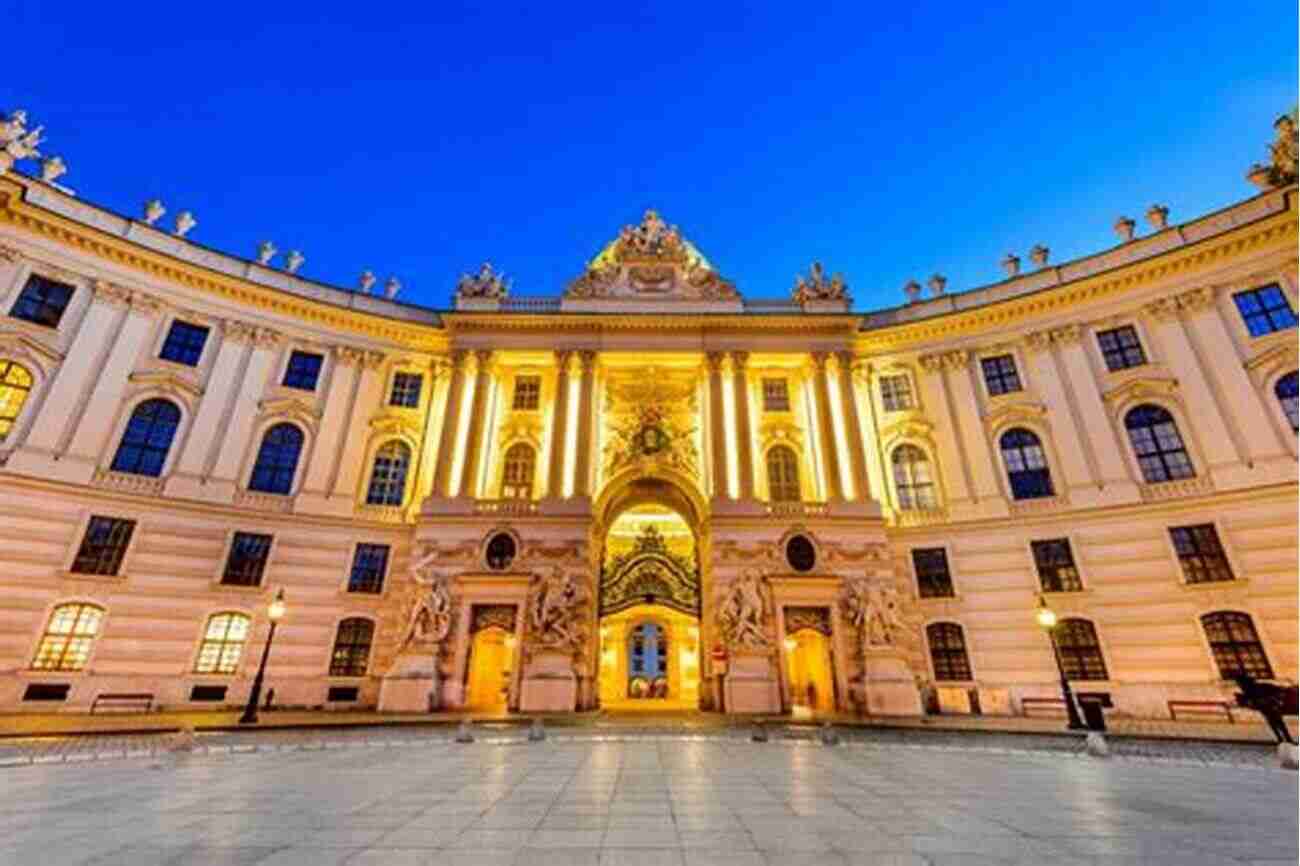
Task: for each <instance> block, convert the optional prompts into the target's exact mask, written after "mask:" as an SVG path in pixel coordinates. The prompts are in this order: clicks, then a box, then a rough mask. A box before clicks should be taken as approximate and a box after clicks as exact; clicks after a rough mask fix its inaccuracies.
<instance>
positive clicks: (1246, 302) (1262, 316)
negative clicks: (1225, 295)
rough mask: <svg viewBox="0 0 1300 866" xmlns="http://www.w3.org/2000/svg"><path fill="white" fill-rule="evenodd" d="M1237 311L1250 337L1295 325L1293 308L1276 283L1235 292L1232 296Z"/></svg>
mask: <svg viewBox="0 0 1300 866" xmlns="http://www.w3.org/2000/svg"><path fill="white" fill-rule="evenodd" d="M1232 300H1233V301H1234V302H1235V303H1236V304H1237V311H1238V312H1239V313H1241V318H1242V319H1243V320H1245V322H1246V330H1248V331H1250V335H1251V336H1252V337H1262V336H1264V335H1265V334H1271V333H1273V332H1274V331H1285V330H1286V329H1287V328H1294V327H1295V326H1296V317H1295V310H1293V309H1291V302H1290V301H1289V300H1288V299H1287V296H1286V295H1285V294H1284V293H1283V291H1282V287H1281V286H1279V285H1278V284H1277V283H1272V284H1270V285H1267V286H1262V287H1260V288H1258V289H1251V290H1249V291H1246V292H1237V294H1235V295H1233V296H1232Z"/></svg>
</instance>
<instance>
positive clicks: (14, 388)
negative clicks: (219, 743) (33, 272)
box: [0, 358, 1295, 442]
mask: <svg viewBox="0 0 1300 866" xmlns="http://www.w3.org/2000/svg"><path fill="white" fill-rule="evenodd" d="M1291 378H1292V379H1294V378H1295V376H1294V375H1293V376H1292V377H1291ZM31 393H32V374H31V373H29V372H27V368H26V367H22V366H19V365H18V364H15V363H14V362H13V361H10V360H8V359H7V358H0V442H3V441H4V438H5V437H6V436H8V435H9V431H10V430H11V429H12V428H13V426H14V422H15V421H17V420H18V414H19V413H20V412H22V411H23V404H24V403H26V402H27V396H28V395H29V394H31Z"/></svg>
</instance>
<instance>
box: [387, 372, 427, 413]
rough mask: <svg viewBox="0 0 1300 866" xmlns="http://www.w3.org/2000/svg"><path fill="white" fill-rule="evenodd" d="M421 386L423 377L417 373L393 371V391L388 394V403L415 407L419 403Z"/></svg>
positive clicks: (408, 407) (409, 407)
mask: <svg viewBox="0 0 1300 866" xmlns="http://www.w3.org/2000/svg"><path fill="white" fill-rule="evenodd" d="M423 387H424V377H423V376H421V375H420V374H419V373H394V374H393V392H392V393H391V394H390V395H389V396H388V405H390V406H404V407H406V408H407V409H414V408H416V407H417V406H419V405H420V390H421V389H422V388H423Z"/></svg>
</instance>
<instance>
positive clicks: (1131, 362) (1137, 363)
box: [1097, 325, 1147, 373]
mask: <svg viewBox="0 0 1300 866" xmlns="http://www.w3.org/2000/svg"><path fill="white" fill-rule="evenodd" d="M1097 345H1098V346H1100V347H1101V356H1102V358H1104V359H1105V360H1106V369H1107V370H1110V371H1111V372H1112V373H1114V372H1115V371H1117V370H1127V369H1128V368H1129V367H1141V366H1142V365H1143V364H1145V363H1146V362H1147V356H1146V353H1145V352H1143V351H1142V341H1141V340H1139V339H1138V332H1137V329H1136V328H1134V327H1133V326H1132V325H1125V326H1124V327H1122V328H1114V329H1112V330H1109V331H1098V332H1097Z"/></svg>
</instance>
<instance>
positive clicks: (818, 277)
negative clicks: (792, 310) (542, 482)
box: [790, 262, 852, 304]
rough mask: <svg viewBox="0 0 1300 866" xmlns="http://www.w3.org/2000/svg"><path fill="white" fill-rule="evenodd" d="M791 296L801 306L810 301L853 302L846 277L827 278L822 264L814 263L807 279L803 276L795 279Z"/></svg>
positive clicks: (838, 275)
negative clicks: (845, 280)
mask: <svg viewBox="0 0 1300 866" xmlns="http://www.w3.org/2000/svg"><path fill="white" fill-rule="evenodd" d="M790 294H791V296H792V297H793V298H794V300H795V301H796V302H797V303H800V304H804V303H807V302H808V301H849V302H851V301H852V298H850V297H849V286H848V284H847V283H846V282H844V275H843V274H835V275H834V276H832V277H829V278H827V276H826V271H825V269H824V268H823V267H822V263H821V262H813V263H812V267H811V268H809V272H808V277H807V278H806V279H805V278H804V277H803V276H802V275H800V276H797V277H795V280H794V289H793V290H791V293H790Z"/></svg>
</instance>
